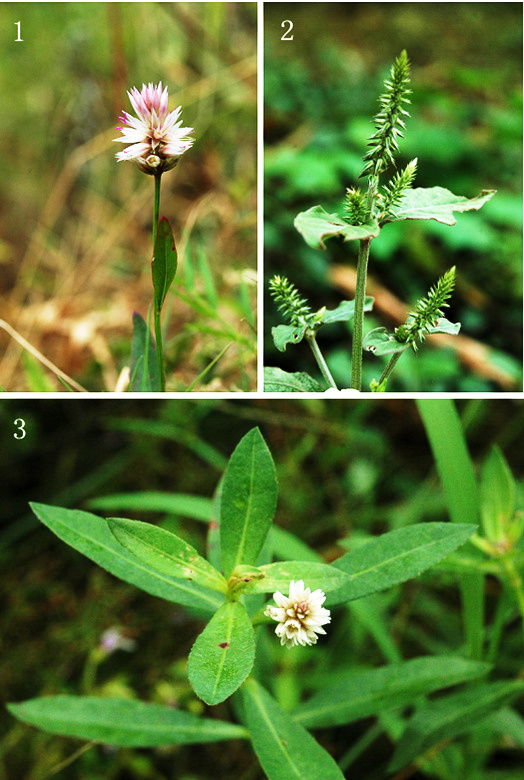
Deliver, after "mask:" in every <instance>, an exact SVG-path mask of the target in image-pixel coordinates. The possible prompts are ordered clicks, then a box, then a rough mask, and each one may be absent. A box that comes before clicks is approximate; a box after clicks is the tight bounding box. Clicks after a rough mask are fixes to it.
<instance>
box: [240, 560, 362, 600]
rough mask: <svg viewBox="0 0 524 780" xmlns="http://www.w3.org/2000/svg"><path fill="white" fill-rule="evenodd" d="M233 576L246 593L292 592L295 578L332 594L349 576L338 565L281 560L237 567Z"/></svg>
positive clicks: (312, 587)
mask: <svg viewBox="0 0 524 780" xmlns="http://www.w3.org/2000/svg"><path fill="white" fill-rule="evenodd" d="M233 578H235V579H237V580H238V581H239V583H240V584H241V587H242V593H274V591H276V590H280V591H282V592H284V593H285V594H287V593H288V592H289V583H290V582H291V580H295V582H296V581H297V580H303V582H304V585H305V587H306V588H310V589H311V590H312V591H313V590H317V588H320V590H323V591H324V593H328V592H329V591H332V590H336V589H337V588H340V587H341V586H342V585H344V583H345V582H346V581H347V580H348V579H349V578H348V576H347V574H345V573H344V572H342V571H340V570H339V569H335V567H334V566H330V565H328V564H326V563H311V562H310V561H284V562H281V561H279V562H278V563H269V564H267V565H265V566H256V567H255V566H237V567H236V568H235V569H234V571H233V573H232V575H231V579H233ZM230 582H231V580H230ZM233 587H234V584H233Z"/></svg>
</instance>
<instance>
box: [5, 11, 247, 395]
mask: <svg viewBox="0 0 524 780" xmlns="http://www.w3.org/2000/svg"><path fill="white" fill-rule="evenodd" d="M0 22H1V27H2V30H3V35H4V39H3V40H4V56H3V59H2V67H1V68H0V83H1V87H2V96H3V106H4V110H3V112H2V120H1V122H2V135H3V144H2V152H1V153H0V166H1V172H2V176H1V184H0V188H1V189H0V205H1V216H2V233H1V245H0V250H1V255H0V296H1V298H0V300H1V305H2V319H1V321H0V387H1V388H2V390H3V391H4V392H10V393H13V392H14V393H18V392H36V393H48V392H71V391H72V392H90V393H94V392H96V393H99V392H115V391H117V392H164V391H166V392H192V391H207V392H242V391H245V392H250V391H253V390H256V389H257V342H256V339H257V317H256V300H257V212H256V210H257V4H256V3H254V2H239V3H221V2H201V3H200V2H198V3H170V2H168V3H148V2H138V3H126V2H123V3H99V2H94V3H92V2H78V3H77V2H73V3H46V2H45V3H2V4H1V6H0ZM153 257H154V262H152V259H153Z"/></svg>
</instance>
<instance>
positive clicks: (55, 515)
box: [31, 503, 224, 612]
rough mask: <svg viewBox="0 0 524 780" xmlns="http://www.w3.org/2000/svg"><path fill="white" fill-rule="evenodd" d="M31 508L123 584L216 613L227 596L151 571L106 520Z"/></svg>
mask: <svg viewBox="0 0 524 780" xmlns="http://www.w3.org/2000/svg"><path fill="white" fill-rule="evenodd" d="M31 509H32V510H33V512H34V513H35V515H36V516H37V517H38V519H39V520H41V521H42V523H44V525H46V526H47V527H48V528H50V529H51V531H53V533H55V534H56V535H57V536H58V537H59V538H60V539H62V540H63V541H64V542H66V543H67V544H69V545H70V546H71V547H73V548H74V549H75V550H78V551H79V552H81V553H83V555H85V556H86V557H87V558H90V559H91V560H92V561H94V562H95V563H97V564H98V565H99V566H102V568H104V569H107V571H108V572H110V573H111V574H114V575H115V577H119V578H120V579H121V580H124V582H130V583H131V584H132V585H136V586H137V587H138V588H141V589H142V590H145V591H146V593H151V594H153V595H154V596H159V597H160V598H163V599H167V601H174V602H176V603H178V604H184V605H186V606H188V607H196V608H198V609H202V610H205V611H206V612H214V611H215V610H217V609H218V608H219V607H220V605H221V604H222V603H223V602H224V597H223V596H221V595H220V594H218V593H215V592H214V591H211V590H208V589H207V588H203V587H202V586H200V585H198V584H197V583H196V582H186V581H185V580H181V579H177V578H176V577H172V576H169V575H167V574H160V573H159V572H158V571H151V570H150V569H149V568H148V566H147V565H146V564H145V563H143V562H142V561H140V560H138V559H137V558H136V557H135V556H134V555H132V554H131V553H130V552H129V551H128V550H126V549H125V548H124V547H122V545H121V544H119V542H117V540H116V538H115V537H114V536H113V534H112V533H111V531H110V530H109V526H108V524H107V522H106V520H103V519H102V518H101V517H97V516H96V515H92V514H91V513H90V512H82V511H80V510H76V509H63V508H62V507H57V506H46V505H45V504H34V503H32V504H31Z"/></svg>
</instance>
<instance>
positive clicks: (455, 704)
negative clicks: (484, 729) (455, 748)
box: [389, 680, 524, 772]
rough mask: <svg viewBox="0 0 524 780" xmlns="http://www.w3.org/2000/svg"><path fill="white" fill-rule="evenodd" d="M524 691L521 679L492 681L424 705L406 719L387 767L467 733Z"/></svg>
mask: <svg viewBox="0 0 524 780" xmlns="http://www.w3.org/2000/svg"><path fill="white" fill-rule="evenodd" d="M523 691H524V680H518V681H512V682H494V683H488V684H486V685H481V686H475V687H474V688H473V689H472V690H468V691H466V692H465V693H463V692H461V693H453V694H450V695H449V696H446V697H444V698H442V699H439V700H438V701H434V702H430V703H428V704H426V705H424V706H423V707H421V708H420V709H419V710H417V712H416V713H415V715H414V716H413V717H412V718H411V720H410V721H409V722H408V725H407V726H406V729H405V731H404V733H403V734H402V736H401V738H400V740H399V742H398V743H397V747H396V750H395V753H394V755H393V758H392V759H391V764H390V766H389V771H390V772H397V771H398V770H399V769H401V767H403V766H406V764H409V763H410V762H411V761H412V760H413V759H414V758H416V757H417V756H420V755H421V754H422V753H425V752H426V750H429V748H430V747H432V746H433V745H435V744H436V743H437V742H441V741H442V740H444V739H453V738H454V737H457V736H459V735H460V734H466V733H467V732H469V731H471V729H473V728H474V727H475V726H476V725H477V723H479V722H481V721H482V720H483V719H484V718H486V717H488V716H489V715H491V714H492V713H494V712H496V711H497V710H499V709H500V708H501V707H503V706H504V705H505V704H507V703H508V702H509V701H511V699H513V698H514V697H515V696H516V695H518V694H519V693H522V692H523Z"/></svg>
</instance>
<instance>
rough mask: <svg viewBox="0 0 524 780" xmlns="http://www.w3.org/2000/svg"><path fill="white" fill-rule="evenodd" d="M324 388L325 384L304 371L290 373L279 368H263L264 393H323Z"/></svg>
mask: <svg viewBox="0 0 524 780" xmlns="http://www.w3.org/2000/svg"><path fill="white" fill-rule="evenodd" d="M324 390H326V386H325V385H321V384H320V382H317V380H316V379H313V377H311V376H309V374H306V372H305V371H301V372H296V373H294V374H290V373H289V372H287V371H282V369H281V368H273V367H271V366H267V367H266V368H264V392H265V393H323V392H324Z"/></svg>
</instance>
